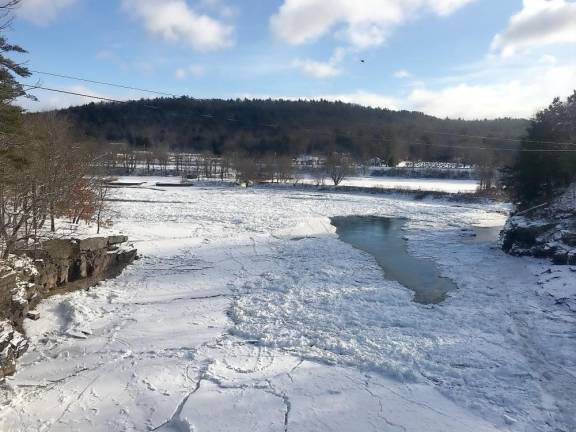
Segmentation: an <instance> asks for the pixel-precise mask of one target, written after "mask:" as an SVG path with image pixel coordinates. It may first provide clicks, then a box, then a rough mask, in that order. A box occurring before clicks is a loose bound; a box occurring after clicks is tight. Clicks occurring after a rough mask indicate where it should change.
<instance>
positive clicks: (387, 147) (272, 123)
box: [65, 97, 528, 162]
mask: <svg viewBox="0 0 576 432" xmlns="http://www.w3.org/2000/svg"><path fill="white" fill-rule="evenodd" d="M65 112H66V113H67V114H68V115H69V116H70V117H71V118H72V119H73V120H75V121H76V122H77V123H78V124H79V125H80V127H81V129H83V131H84V132H85V133H86V134H87V135H88V136H91V137H93V138H96V139H98V140H102V141H109V142H118V141H123V142H127V143H129V144H130V145H132V146H133V147H135V148H140V149H147V150H150V149H153V148H158V147H162V148H166V149H171V150H175V151H178V150H181V151H209V152H212V153H214V154H225V153H230V152H236V151H243V152H246V153H248V154H252V155H263V154H270V153H275V154H288V155H295V154H318V153H320V154H328V153H330V152H334V151H337V152H345V153H350V154H352V155H353V156H355V157H357V158H371V157H380V158H381V159H384V160H389V161H391V162H393V161H397V160H399V159H405V158H409V159H412V160H441V161H452V160H461V159H468V160H471V159H473V158H474V157H478V156H479V151H478V148H479V147H507V148H510V147H515V146H516V145H517V144H515V143H514V142H508V141H502V138H506V139H509V138H514V139H515V138H519V137H521V136H522V135H524V133H525V130H526V127H527V125H528V122H527V121H525V120H516V119H499V120H480V121H465V120H448V119H445V120H443V119H438V118H435V117H432V116H429V115H425V114H422V113H419V112H409V111H391V110H387V109H374V108H367V107H362V106H359V105H353V104H346V103H341V102H328V101H287V100H219V99H210V100H200V99H193V98H189V97H180V98H159V99H154V100H140V101H130V102H125V103H91V104H88V105H85V106H80V107H74V108H69V109H67V110H65ZM462 135H474V136H487V137H490V138H494V139H488V140H486V139H484V140H483V139H481V138H467V137H463V136H462ZM475 149H476V150H475Z"/></svg>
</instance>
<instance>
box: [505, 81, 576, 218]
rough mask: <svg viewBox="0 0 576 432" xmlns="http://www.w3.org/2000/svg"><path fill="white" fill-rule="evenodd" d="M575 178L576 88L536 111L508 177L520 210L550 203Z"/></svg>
mask: <svg viewBox="0 0 576 432" xmlns="http://www.w3.org/2000/svg"><path fill="white" fill-rule="evenodd" d="M574 181H576V91H575V92H574V94H572V95H571V96H570V97H568V99H567V100H566V101H562V100H560V99H559V98H556V99H554V101H553V102H552V104H550V106H549V107H548V108H546V109H545V110H542V111H540V112H538V113H537V114H536V116H535V117H534V119H533V120H532V122H531V124H530V127H529V128H528V134H527V136H526V137H525V138H524V140H523V142H522V145H521V148H520V152H519V154H518V157H517V159H516V162H515V164H514V165H513V166H512V168H511V170H510V172H509V177H508V184H509V187H510V188H511V190H512V196H513V198H514V199H515V201H516V202H517V203H518V205H519V208H520V209H522V208H528V207H530V206H533V205H538V204H544V203H546V202H549V201H550V200H551V199H553V198H554V196H555V195H556V194H559V193H561V192H562V191H563V190H565V189H566V188H567V187H568V186H569V185H570V184H571V183H572V182H574Z"/></svg>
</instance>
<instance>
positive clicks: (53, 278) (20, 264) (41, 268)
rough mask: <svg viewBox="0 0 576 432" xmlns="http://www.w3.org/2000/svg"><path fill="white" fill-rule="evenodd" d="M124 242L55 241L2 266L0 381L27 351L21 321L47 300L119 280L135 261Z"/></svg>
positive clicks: (110, 239) (104, 239)
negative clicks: (125, 269) (124, 270)
mask: <svg viewBox="0 0 576 432" xmlns="http://www.w3.org/2000/svg"><path fill="white" fill-rule="evenodd" d="M127 241H128V238H127V237H126V236H118V235H115V236H108V237H91V238H82V239H53V240H47V241H45V242H44V243H43V244H42V245H41V246H40V247H39V248H36V249H31V250H28V251H25V252H24V253H23V254H22V255H21V256H12V257H10V259H8V260H7V261H6V262H0V378H3V377H4V376H6V375H9V374H12V373H14V371H15V361H16V359H17V358H18V357H20V356H21V355H22V354H23V353H24V352H25V351H26V349H27V348H28V341H27V340H26V338H25V337H24V335H23V334H22V332H23V322H24V319H25V318H27V317H30V318H32V319H37V318H38V315H37V314H36V313H35V312H34V311H33V309H34V308H35V307H36V305H37V304H38V303H39V302H40V301H41V300H42V299H44V298H46V297H49V296H50V295H53V294H57V293H62V292H67V291H74V290H80V289H87V288H89V287H91V286H94V285H96V284H97V283H98V282H100V281H102V280H104V279H109V278H112V277H115V276H117V275H118V274H120V273H121V272H122V270H123V269H124V268H125V267H126V266H127V265H129V264H130V263H132V262H133V261H134V260H135V259H136V258H137V251H136V249H135V248H134V247H133V246H131V245H128V244H126V242H127Z"/></svg>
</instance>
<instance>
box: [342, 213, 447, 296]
mask: <svg viewBox="0 0 576 432" xmlns="http://www.w3.org/2000/svg"><path fill="white" fill-rule="evenodd" d="M331 222H332V225H334V226H335V227H336V233H337V234H338V237H339V238H340V240H342V241H344V242H346V243H348V244H350V245H351V246H353V247H355V248H357V249H360V250H362V251H364V252H366V253H369V254H370V255H372V256H373V257H374V258H375V259H376V262H377V263H378V265H379V266H380V267H381V268H382V270H383V271H384V276H385V277H386V279H388V280H394V281H397V282H399V283H400V284H401V285H403V286H404V287H406V288H408V289H410V290H412V291H414V301H415V302H417V303H422V304H437V303H440V302H442V301H443V300H445V299H446V296H447V294H448V293H449V292H450V291H454V290H456V289H458V287H457V286H456V284H455V283H454V282H452V281H451V280H450V279H448V278H445V277H443V276H441V275H440V273H439V271H438V267H437V266H436V264H435V263H434V262H433V261H432V260H429V259H424V258H418V257H416V256H414V255H411V254H410V253H408V244H407V241H406V240H405V238H404V236H403V231H402V229H403V227H404V224H405V223H406V220H405V219H402V218H386V217H378V216H338V217H334V218H332V219H331Z"/></svg>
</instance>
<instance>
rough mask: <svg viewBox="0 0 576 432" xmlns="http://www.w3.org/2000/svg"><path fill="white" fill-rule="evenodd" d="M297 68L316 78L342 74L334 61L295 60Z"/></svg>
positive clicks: (294, 64)
mask: <svg viewBox="0 0 576 432" xmlns="http://www.w3.org/2000/svg"><path fill="white" fill-rule="evenodd" d="M293 66H294V67H295V68H298V69H300V71H301V72H302V73H303V74H305V75H308V76H311V77H314V78H329V77H333V76H336V75H339V74H340V71H339V70H338V68H337V67H336V65H334V64H333V63H332V62H319V61H315V60H309V59H306V60H295V61H294V63H293Z"/></svg>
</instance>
